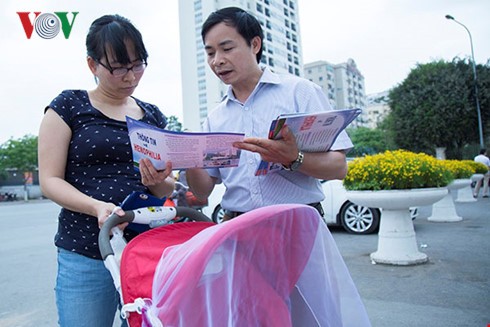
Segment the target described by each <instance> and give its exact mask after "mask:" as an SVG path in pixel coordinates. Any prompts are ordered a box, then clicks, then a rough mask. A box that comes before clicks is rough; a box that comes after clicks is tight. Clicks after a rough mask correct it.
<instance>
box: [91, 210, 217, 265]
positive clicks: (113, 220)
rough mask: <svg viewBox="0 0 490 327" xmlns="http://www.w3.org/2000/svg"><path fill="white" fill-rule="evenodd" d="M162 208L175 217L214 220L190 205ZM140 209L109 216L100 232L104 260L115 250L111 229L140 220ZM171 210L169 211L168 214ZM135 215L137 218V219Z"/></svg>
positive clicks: (100, 248)
mask: <svg viewBox="0 0 490 327" xmlns="http://www.w3.org/2000/svg"><path fill="white" fill-rule="evenodd" d="M161 208H163V209H168V210H169V212H170V214H172V213H173V214H172V215H173V217H187V218H189V219H190V220H193V221H205V222H212V220H211V219H209V218H208V217H207V216H206V215H205V214H203V213H202V212H200V211H198V210H195V209H192V208H189V207H161ZM140 211H141V210H140V209H136V210H127V211H124V215H123V216H118V215H117V214H115V213H113V214H111V215H110V216H109V218H107V220H106V221H105V222H104V224H103V225H102V228H101V229H100V233H99V250H100V254H101V256H102V259H103V260H105V259H106V258H107V256H109V255H114V250H113V249H112V246H111V243H110V235H111V229H112V228H113V227H115V226H117V225H119V224H122V223H126V222H127V223H131V222H133V221H135V222H136V221H137V222H140V221H139V220H140V219H138V218H140V217H137V216H138V213H139V212H140ZM169 212H167V214H168V213H169ZM135 217H136V218H137V219H136V220H135ZM148 223H149V221H148Z"/></svg>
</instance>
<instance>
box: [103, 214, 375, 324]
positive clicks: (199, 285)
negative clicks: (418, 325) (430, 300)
mask: <svg viewBox="0 0 490 327" xmlns="http://www.w3.org/2000/svg"><path fill="white" fill-rule="evenodd" d="M167 209H168V210H171V209H174V208H167ZM185 209H187V210H192V209H189V208H185ZM175 210H176V213H175V214H176V215H178V214H180V213H179V207H177V208H176V209H175ZM195 212H197V211H195ZM131 215H134V214H133V213H131V212H128V213H127V215H126V216H125V217H123V219H120V217H117V216H111V217H110V219H109V220H108V221H107V222H106V224H104V226H103V228H102V230H101V239H100V241H99V242H100V247H101V253H102V257H103V258H104V262H106V261H107V260H108V259H109V258H111V257H114V256H113V255H112V254H113V253H112V252H113V251H112V249H111V248H110V243H109V232H110V230H111V228H112V227H113V226H116V225H117V224H119V223H121V221H130V220H132V217H131ZM185 215H186V216H187V217H191V218H193V219H194V218H197V219H194V220H206V219H204V218H203V217H202V216H200V213H198V214H197V215H194V214H191V213H189V212H186V213H185ZM201 218H203V219H201ZM206 218H207V217H206ZM102 234H104V235H102ZM106 266H108V268H109V270H111V268H110V267H111V264H106ZM111 273H112V270H111ZM141 274H142V275H144V276H145V277H144V278H143V277H140V275H141ZM114 275H117V274H113V276H114ZM120 275H121V285H122V287H121V291H122V292H121V295H122V302H123V304H124V307H123V310H122V311H123V313H126V314H127V312H130V311H134V312H133V313H130V314H129V319H128V322H129V325H130V326H154V327H156V326H185V327H192V326H199V327H201V326H212V327H221V326H244V327H248V326H273V327H274V326H277V327H284V326H301V327H303V326H370V323H369V319H368V317H367V314H366V311H365V309H364V306H363V304H362V301H361V299H360V297H359V294H358V292H357V289H356V287H355V285H354V283H353V282H352V279H351V277H350V274H349V272H348V270H347V268H346V266H345V264H344V262H343V260H342V257H341V256H340V254H339V252H338V250H337V247H336V245H335V242H334V240H333V238H332V236H331V235H330V233H329V231H328V229H327V228H326V226H325V225H324V224H323V223H321V218H320V216H319V214H318V212H317V211H316V209H314V208H312V207H310V206H305V205H275V206H269V207H265V208H260V209H256V210H253V211H250V212H248V213H245V214H243V215H241V216H239V217H237V218H235V219H233V220H231V221H228V222H226V223H223V224H220V225H215V224H213V223H210V222H206V221H200V222H184V223H178V224H171V225H167V226H163V227H159V228H156V229H153V230H150V231H148V232H145V233H143V234H141V235H139V236H138V237H136V238H135V239H133V240H132V241H131V242H129V243H128V246H127V247H126V248H125V250H124V252H123V255H122V258H121V268H120ZM116 277H117V276H116ZM115 283H116V286H117V282H116V281H115Z"/></svg>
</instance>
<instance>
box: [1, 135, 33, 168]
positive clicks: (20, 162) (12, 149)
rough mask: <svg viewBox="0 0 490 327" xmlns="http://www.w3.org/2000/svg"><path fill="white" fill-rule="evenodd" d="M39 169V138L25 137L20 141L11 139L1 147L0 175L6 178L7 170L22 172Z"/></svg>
mask: <svg viewBox="0 0 490 327" xmlns="http://www.w3.org/2000/svg"><path fill="white" fill-rule="evenodd" d="M36 168H37V136H32V135H25V136H23V137H22V138H20V139H10V140H8V141H7V142H5V143H4V144H2V145H0V175H2V176H3V177H4V178H5V177H6V169H17V170H18V171H20V172H28V171H34V170H35V169H36Z"/></svg>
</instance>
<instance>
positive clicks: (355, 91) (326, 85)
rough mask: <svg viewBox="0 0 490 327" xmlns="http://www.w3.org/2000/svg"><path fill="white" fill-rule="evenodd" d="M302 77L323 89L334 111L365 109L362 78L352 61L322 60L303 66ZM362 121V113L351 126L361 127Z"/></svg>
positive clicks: (363, 118)
mask: <svg viewBox="0 0 490 327" xmlns="http://www.w3.org/2000/svg"><path fill="white" fill-rule="evenodd" d="M304 77H305V78H307V79H309V80H310V81H312V82H313V83H315V84H318V85H319V86H320V87H321V88H322V89H323V91H324V92H325V94H326V95H327V97H328V99H329V100H330V104H331V105H332V107H333V108H334V109H350V108H361V109H364V108H365V107H366V94H365V88H364V76H363V75H362V74H361V72H360V71H359V69H358V68H357V66H356V63H355V61H354V60H353V59H349V60H348V61H347V62H345V63H340V64H331V63H329V62H327V61H323V60H321V61H315V62H312V63H308V64H305V66H304ZM364 120H365V117H364V111H363V113H362V114H361V115H360V116H359V117H358V118H357V119H356V120H355V121H354V122H352V126H362V125H363V122H364Z"/></svg>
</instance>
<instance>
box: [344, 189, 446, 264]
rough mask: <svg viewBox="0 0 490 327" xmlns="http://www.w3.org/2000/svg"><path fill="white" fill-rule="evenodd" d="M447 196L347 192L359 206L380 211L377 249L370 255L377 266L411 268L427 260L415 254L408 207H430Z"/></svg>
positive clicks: (436, 191)
mask: <svg viewBox="0 0 490 327" xmlns="http://www.w3.org/2000/svg"><path fill="white" fill-rule="evenodd" d="M446 194H448V190H447V188H421V189H410V190H386V191H347V198H348V199H349V200H350V201H351V202H354V203H357V204H359V205H363V206H367V207H371V208H382V209H383V212H382V214H381V221H380V225H379V233H378V249H377V251H376V252H373V253H371V260H373V261H374V262H376V263H384V264H392V265H414V264H419V263H424V262H426V261H427V260H428V257H427V255H426V254H425V253H422V252H420V251H419V250H418V247H417V240H416V237H415V230H414V228H413V223H412V218H411V217H410V209H409V208H410V207H420V206H427V205H431V204H433V203H435V202H437V201H439V200H440V199H442V198H443V197H444V196H445V195H446Z"/></svg>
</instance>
